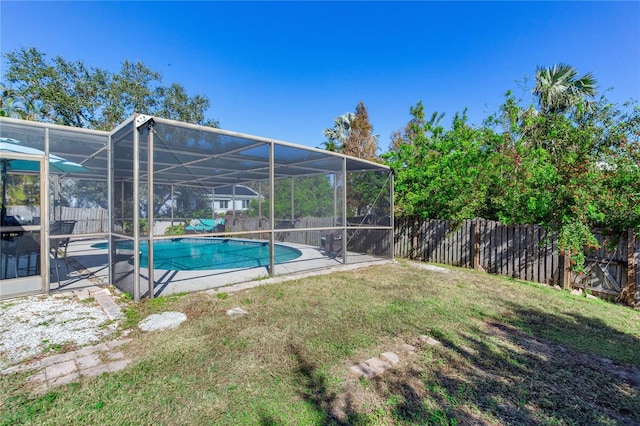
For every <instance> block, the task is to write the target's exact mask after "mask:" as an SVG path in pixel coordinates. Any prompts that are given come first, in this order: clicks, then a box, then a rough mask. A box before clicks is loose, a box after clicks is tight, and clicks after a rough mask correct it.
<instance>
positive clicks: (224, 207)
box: [220, 200, 229, 209]
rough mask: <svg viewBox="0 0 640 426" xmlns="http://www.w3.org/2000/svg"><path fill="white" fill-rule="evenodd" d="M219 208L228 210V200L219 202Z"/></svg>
mask: <svg viewBox="0 0 640 426" xmlns="http://www.w3.org/2000/svg"><path fill="white" fill-rule="evenodd" d="M220 208H221V209H228V208H229V200H220Z"/></svg>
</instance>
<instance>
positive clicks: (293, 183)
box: [291, 176, 296, 225]
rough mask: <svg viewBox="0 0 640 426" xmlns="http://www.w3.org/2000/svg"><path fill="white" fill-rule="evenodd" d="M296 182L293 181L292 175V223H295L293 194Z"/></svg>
mask: <svg viewBox="0 0 640 426" xmlns="http://www.w3.org/2000/svg"><path fill="white" fill-rule="evenodd" d="M295 186H296V185H295V182H294V181H293V176H291V225H293V221H294V220H295V205H294V203H295V200H294V198H295V197H294V196H293V191H294V190H295Z"/></svg>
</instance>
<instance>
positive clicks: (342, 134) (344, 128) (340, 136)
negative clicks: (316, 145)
mask: <svg viewBox="0 0 640 426" xmlns="http://www.w3.org/2000/svg"><path fill="white" fill-rule="evenodd" d="M354 118H355V114H354V113H352V112H345V113H344V114H342V115H340V116H338V117H336V118H334V119H333V127H331V128H326V129H324V131H323V133H324V135H325V137H326V138H327V141H326V142H324V143H323V145H324V146H325V149H326V150H327V151H333V152H342V148H343V147H344V143H345V142H346V140H347V138H348V137H349V133H350V132H351V122H352V121H353V119H354Z"/></svg>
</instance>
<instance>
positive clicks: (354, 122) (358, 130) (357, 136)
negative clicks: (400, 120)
mask: <svg viewBox="0 0 640 426" xmlns="http://www.w3.org/2000/svg"><path fill="white" fill-rule="evenodd" d="M377 152H378V135H374V134H373V126H372V125H371V123H370V122H369V113H368V111H367V107H366V106H365V105H364V103H363V102H360V103H358V105H357V106H356V113H355V114H354V116H353V118H352V119H351V127H350V129H349V132H348V135H347V138H346V140H345V141H344V145H343V146H342V153H343V154H346V155H350V156H352V157H357V158H362V159H364V160H370V161H378V155H377Z"/></svg>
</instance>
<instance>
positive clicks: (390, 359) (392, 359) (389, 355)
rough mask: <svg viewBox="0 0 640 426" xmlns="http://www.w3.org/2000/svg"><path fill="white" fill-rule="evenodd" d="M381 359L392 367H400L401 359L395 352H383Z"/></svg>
mask: <svg viewBox="0 0 640 426" xmlns="http://www.w3.org/2000/svg"><path fill="white" fill-rule="evenodd" d="M380 359H381V360H383V361H384V362H386V363H388V364H390V365H398V363H399V362H400V357H399V356H398V355H396V354H395V353H393V352H383V353H382V354H380Z"/></svg>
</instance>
